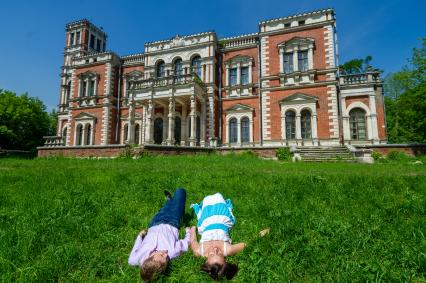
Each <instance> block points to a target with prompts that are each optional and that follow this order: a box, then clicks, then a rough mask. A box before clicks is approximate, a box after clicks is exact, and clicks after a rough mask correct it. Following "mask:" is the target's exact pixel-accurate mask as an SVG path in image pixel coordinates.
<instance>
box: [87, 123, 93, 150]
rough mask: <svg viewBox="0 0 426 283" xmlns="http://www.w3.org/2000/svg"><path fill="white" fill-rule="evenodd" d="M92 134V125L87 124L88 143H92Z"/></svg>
mask: <svg viewBox="0 0 426 283" xmlns="http://www.w3.org/2000/svg"><path fill="white" fill-rule="evenodd" d="M91 135H92V127H91V126H90V125H87V127H86V145H90V136H91Z"/></svg>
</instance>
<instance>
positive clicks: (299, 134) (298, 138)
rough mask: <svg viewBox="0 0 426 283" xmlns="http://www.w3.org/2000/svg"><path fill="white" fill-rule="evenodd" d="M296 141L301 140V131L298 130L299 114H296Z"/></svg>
mask: <svg viewBox="0 0 426 283" xmlns="http://www.w3.org/2000/svg"><path fill="white" fill-rule="evenodd" d="M296 139H297V140H301V139H302V131H301V128H300V113H297V114H296Z"/></svg>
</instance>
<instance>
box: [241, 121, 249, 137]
mask: <svg viewBox="0 0 426 283" xmlns="http://www.w3.org/2000/svg"><path fill="white" fill-rule="evenodd" d="M241 142H242V143H248V142H250V120H249V118H248V117H244V118H242V119H241Z"/></svg>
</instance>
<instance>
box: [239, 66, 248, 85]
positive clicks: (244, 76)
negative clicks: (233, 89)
mask: <svg viewBox="0 0 426 283" xmlns="http://www.w3.org/2000/svg"><path fill="white" fill-rule="evenodd" d="M248 83H249V67H241V84H242V85H246V84H248Z"/></svg>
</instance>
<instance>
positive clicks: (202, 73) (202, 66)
mask: <svg viewBox="0 0 426 283" xmlns="http://www.w3.org/2000/svg"><path fill="white" fill-rule="evenodd" d="M205 68H206V65H204V64H202V65H201V78H200V79H201V80H202V81H203V82H204V81H205V79H204V69H205Z"/></svg>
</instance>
